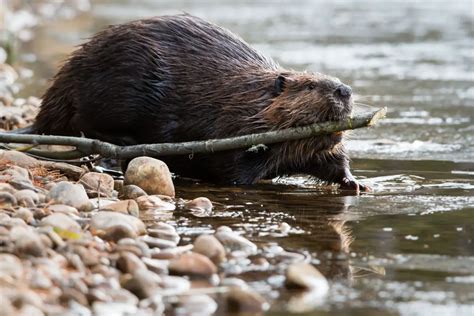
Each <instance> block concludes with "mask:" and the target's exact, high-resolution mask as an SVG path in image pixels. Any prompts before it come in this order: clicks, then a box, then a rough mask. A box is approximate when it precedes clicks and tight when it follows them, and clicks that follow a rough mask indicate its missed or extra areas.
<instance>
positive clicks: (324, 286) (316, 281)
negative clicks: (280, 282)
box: [286, 262, 329, 296]
mask: <svg viewBox="0 0 474 316" xmlns="http://www.w3.org/2000/svg"><path fill="white" fill-rule="evenodd" d="M286 286H287V287H290V288H291V287H297V288H302V289H307V290H311V291H312V292H315V291H316V292H317V293H319V296H324V295H326V294H327V292H328V291H329V284H328V281H327V280H326V278H325V277H324V276H323V275H322V274H321V272H319V271H318V269H316V268H315V267H314V266H312V265H311V264H309V263H306V262H298V263H293V264H291V265H290V266H289V267H288V269H287V270H286Z"/></svg>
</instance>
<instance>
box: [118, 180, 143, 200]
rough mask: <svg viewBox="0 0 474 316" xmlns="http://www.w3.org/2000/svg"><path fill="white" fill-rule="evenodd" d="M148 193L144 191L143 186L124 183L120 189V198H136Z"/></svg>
mask: <svg viewBox="0 0 474 316" xmlns="http://www.w3.org/2000/svg"><path fill="white" fill-rule="evenodd" d="M144 195H147V194H146V192H145V191H143V189H142V188H140V187H138V186H136V185H133V184H129V185H124V186H123V187H122V189H121V190H120V191H119V196H118V197H119V198H120V199H132V200H134V199H136V198H139V197H140V196H144Z"/></svg>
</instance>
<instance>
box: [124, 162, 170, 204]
mask: <svg viewBox="0 0 474 316" xmlns="http://www.w3.org/2000/svg"><path fill="white" fill-rule="evenodd" d="M125 184H135V185H137V186H139V187H140V188H142V189H143V190H145V192H147V193H148V194H163V195H167V196H173V197H174V194H175V191H174V185H173V181H172V179H171V173H170V171H169V169H168V166H167V165H166V164H165V163H164V162H162V161H160V160H158V159H154V158H150V157H138V158H135V159H133V160H132V161H130V163H129V164H128V167H127V171H126V172H125Z"/></svg>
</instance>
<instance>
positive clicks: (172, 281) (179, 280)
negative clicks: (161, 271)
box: [160, 275, 191, 293]
mask: <svg viewBox="0 0 474 316" xmlns="http://www.w3.org/2000/svg"><path fill="white" fill-rule="evenodd" d="M160 287H161V288H163V289H166V290H173V293H185V292H188V291H189V290H190V289H191V281H189V280H188V279H186V278H184V277H179V276H174V275H163V276H162V277H161V282H160Z"/></svg>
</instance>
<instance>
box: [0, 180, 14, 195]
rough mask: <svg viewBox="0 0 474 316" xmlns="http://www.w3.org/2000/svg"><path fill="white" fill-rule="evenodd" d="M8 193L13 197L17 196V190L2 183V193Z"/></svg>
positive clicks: (0, 191)
mask: <svg viewBox="0 0 474 316" xmlns="http://www.w3.org/2000/svg"><path fill="white" fill-rule="evenodd" d="M3 192H8V193H10V194H12V195H15V192H16V189H15V188H14V187H12V186H11V185H10V184H8V183H0V193H3Z"/></svg>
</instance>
